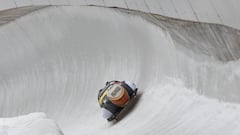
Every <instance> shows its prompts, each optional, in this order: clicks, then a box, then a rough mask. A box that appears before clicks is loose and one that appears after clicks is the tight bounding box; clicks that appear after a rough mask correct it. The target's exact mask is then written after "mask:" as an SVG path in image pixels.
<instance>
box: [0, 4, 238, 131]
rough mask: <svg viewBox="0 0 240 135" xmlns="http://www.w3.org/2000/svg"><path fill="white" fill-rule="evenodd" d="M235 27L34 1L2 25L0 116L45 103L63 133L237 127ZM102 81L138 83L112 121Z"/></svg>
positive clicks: (32, 109) (42, 108) (45, 109)
mask: <svg viewBox="0 0 240 135" xmlns="http://www.w3.org/2000/svg"><path fill="white" fill-rule="evenodd" d="M239 35H240V33H239V31H238V30H235V29H232V28H229V27H225V26H219V25H214V24H201V23H193V22H184V21H180V20H172V19H169V18H163V17H161V16H157V15H150V14H144V13H140V12H134V11H131V12H128V11H125V10H117V9H105V8H96V7H49V8H46V9H43V10H39V11H37V12H34V13H31V14H29V15H27V16H24V17H22V18H19V19H17V20H16V21H13V22H11V23H8V24H6V25H3V26H1V27H0V42H1V44H0V109H1V111H0V116H1V117H12V116H19V115H23V114H27V113H31V112H45V113H46V114H47V115H48V116H49V118H51V119H53V120H55V121H56V122H57V123H58V124H59V126H60V128H61V129H62V131H63V133H65V134H66V135H79V134H84V135H88V134H89V135H93V134H98V135H102V134H121V135H128V134H138V135H146V134H156V135H161V134H164V135H166V134H167V135H176V134H184V135H226V134H228V135H239V134H240V128H239V127H240V122H239V119H240V109H239V102H240V98H239V97H240V96H239V95H240V92H239V87H240V83H239V79H240V76H239V75H240V74H239V66H240V65H239V58H240V53H239V50H240V49H239V48H240V46H239V44H240V40H239V39H240V38H239ZM109 80H129V81H131V82H134V83H135V84H136V85H137V87H138V88H139V97H138V102H136V104H135V106H134V107H133V108H132V109H131V110H130V111H129V112H128V113H127V115H126V116H125V117H124V118H123V119H121V120H120V121H119V122H117V123H115V124H113V123H108V122H107V121H106V120H105V119H103V118H102V116H101V115H102V114H101V110H100V108H99V105H98V102H97V93H98V90H99V89H100V88H102V87H103V85H104V84H105V82H106V81H109ZM17 126H20V125H17ZM39 126H40V127H41V126H42V125H41V124H40V125H39ZM50 127H51V126H50ZM3 129H4V127H3ZM37 129H38V126H36V130H37ZM48 129H49V128H46V130H48ZM55 129H56V127H55V126H53V130H54V131H55ZM37 131H38V130H37ZM41 131H42V130H41ZM41 131H39V133H40V132H41ZM43 131H45V129H44V130H43ZM37 133H38V132H37Z"/></svg>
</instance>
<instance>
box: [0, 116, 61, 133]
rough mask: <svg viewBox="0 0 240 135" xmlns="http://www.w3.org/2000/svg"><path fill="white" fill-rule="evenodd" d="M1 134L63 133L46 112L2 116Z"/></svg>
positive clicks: (0, 120)
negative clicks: (47, 116) (8, 116)
mask: <svg viewBox="0 0 240 135" xmlns="http://www.w3.org/2000/svg"><path fill="white" fill-rule="evenodd" d="M0 135H63V134H62V132H61V130H60V129H59V128H58V126H57V124H56V123H55V122H54V121H53V120H50V119H48V118H46V115H45V114H44V113H31V114H28V115H24V116H19V117H13V118H0Z"/></svg>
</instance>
